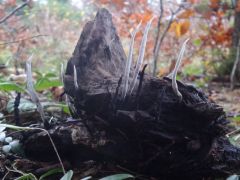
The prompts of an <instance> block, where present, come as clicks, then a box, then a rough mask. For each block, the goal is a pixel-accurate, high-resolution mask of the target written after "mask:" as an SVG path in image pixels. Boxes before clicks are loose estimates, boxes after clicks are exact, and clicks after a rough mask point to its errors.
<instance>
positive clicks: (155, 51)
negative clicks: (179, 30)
mask: <svg viewBox="0 0 240 180" xmlns="http://www.w3.org/2000/svg"><path fill="white" fill-rule="evenodd" d="M182 7H183V6H181V5H180V6H179V7H178V9H177V10H176V11H174V12H173V11H171V17H170V19H169V22H168V24H167V27H166V28H165V30H164V32H163V34H162V36H161V38H160V40H159V38H158V39H156V42H155V44H156V48H155V49H154V52H153V53H154V54H153V55H154V58H153V63H154V64H153V75H154V76H155V75H156V71H157V61H158V56H159V51H160V47H161V45H162V42H163V40H164V38H165V37H166V35H167V32H168V30H169V28H170V27H171V24H172V22H173V20H174V16H175V15H176V14H177V13H178V12H179V11H180V10H181V9H182Z"/></svg>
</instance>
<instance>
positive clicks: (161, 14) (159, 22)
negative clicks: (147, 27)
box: [153, 0, 163, 54]
mask: <svg viewBox="0 0 240 180" xmlns="http://www.w3.org/2000/svg"><path fill="white" fill-rule="evenodd" d="M159 7H160V15H159V18H158V26H157V37H156V41H155V44H154V49H153V53H154V54H155V52H156V49H157V44H158V42H159V38H160V27H161V21H162V17H163V2H162V0H159Z"/></svg>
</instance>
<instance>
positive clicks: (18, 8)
mask: <svg viewBox="0 0 240 180" xmlns="http://www.w3.org/2000/svg"><path fill="white" fill-rule="evenodd" d="M28 3H29V0H27V1H26V2H24V3H23V4H21V5H19V6H18V7H16V8H15V9H14V10H13V11H12V12H10V13H9V14H8V15H6V16H5V17H3V18H2V19H1V20H0V24H2V23H4V22H5V21H6V20H8V19H9V18H10V17H11V16H12V15H14V14H15V13H16V12H17V11H19V10H20V9H22V8H24V7H25V6H26V5H28Z"/></svg>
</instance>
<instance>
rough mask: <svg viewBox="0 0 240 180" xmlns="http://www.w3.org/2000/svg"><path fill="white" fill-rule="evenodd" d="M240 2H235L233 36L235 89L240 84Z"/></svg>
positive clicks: (233, 77) (232, 81)
mask: <svg viewBox="0 0 240 180" xmlns="http://www.w3.org/2000/svg"><path fill="white" fill-rule="evenodd" d="M239 6H240V0H236V1H235V15H234V27H233V36H232V52H233V53H234V54H235V57H236V58H235V62H234V64H233V69H232V73H231V88H232V89H233V88H234V87H235V86H236V84H237V83H239V82H240V53H239V52H238V51H239V50H238V48H240V46H239V45H240V44H239V43H240V10H239Z"/></svg>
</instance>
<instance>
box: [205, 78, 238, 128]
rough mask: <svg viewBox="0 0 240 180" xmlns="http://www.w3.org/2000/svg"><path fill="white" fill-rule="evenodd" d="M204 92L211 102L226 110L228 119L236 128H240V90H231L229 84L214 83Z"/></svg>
mask: <svg viewBox="0 0 240 180" xmlns="http://www.w3.org/2000/svg"><path fill="white" fill-rule="evenodd" d="M204 91H205V92H206V93H207V94H208V96H209V98H210V99H211V100H213V101H215V102H216V103H217V104H219V105H220V106H222V107H223V108H224V111H225V112H226V115H227V117H228V118H229V119H231V120H233V123H234V124H235V125H236V126H240V88H236V89H234V90H231V89H230V85H229V83H215V82H212V83H210V84H209V86H208V88H207V89H205V90H204Z"/></svg>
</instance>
